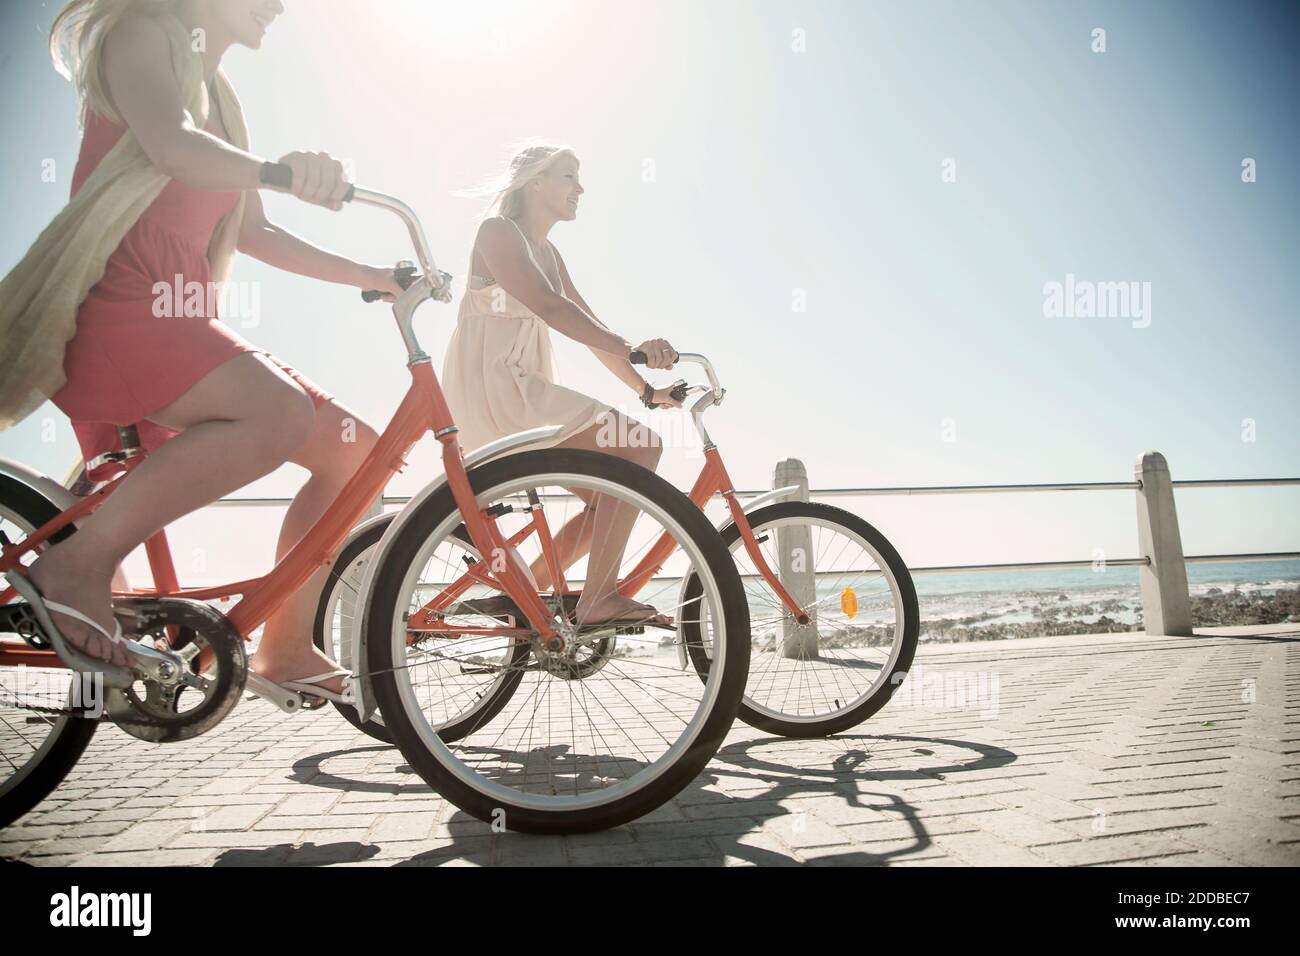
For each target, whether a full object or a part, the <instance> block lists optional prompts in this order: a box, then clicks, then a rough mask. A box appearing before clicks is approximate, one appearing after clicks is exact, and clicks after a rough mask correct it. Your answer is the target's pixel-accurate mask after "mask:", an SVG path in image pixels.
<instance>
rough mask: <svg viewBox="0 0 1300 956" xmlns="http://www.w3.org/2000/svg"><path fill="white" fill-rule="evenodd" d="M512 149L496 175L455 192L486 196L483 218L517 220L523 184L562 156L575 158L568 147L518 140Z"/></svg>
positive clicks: (576, 155)
mask: <svg viewBox="0 0 1300 956" xmlns="http://www.w3.org/2000/svg"><path fill="white" fill-rule="evenodd" d="M512 152H514V156H513V157H512V158H511V160H510V162H509V164H508V165H507V166H506V168H505V169H503V170H502V171H501V172H500V173H499V174H498V175H496V176H494V177H492V178H491V179H489V180H488V181H487V182H485V183H483V184H482V185H480V186H478V187H476V188H474V189H469V190H464V191H462V192H460V193H459V194H458V195H462V196H469V197H474V198H480V199H482V198H488V199H490V200H491V202H490V203H489V204H488V207H487V209H485V210H484V212H483V215H484V216H485V217H487V216H492V215H497V216H504V217H506V218H507V219H518V218H519V215H520V214H521V213H522V212H523V211H524V187H525V186H527V185H528V184H529V183H531V182H532V181H533V180H534V179H536V178H537V177H538V176H541V175H542V174H543V173H545V172H546V171H547V170H548V169H550V168H551V167H552V166H554V165H555V164H556V163H557V162H559V161H560V160H561V159H563V158H565V157H566V156H567V157H569V158H571V159H575V160H576V159H577V158H578V154H577V153H575V152H574V151H573V149H572V147H569V146H560V145H557V144H555V143H542V142H536V141H530V142H527V143H518V144H516V145H515V146H514V147H513V148H512Z"/></svg>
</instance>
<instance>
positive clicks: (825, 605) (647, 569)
mask: <svg viewBox="0 0 1300 956" xmlns="http://www.w3.org/2000/svg"><path fill="white" fill-rule="evenodd" d="M630 358H631V361H632V362H634V363H644V361H645V357H644V356H643V355H641V354H640V353H637V352H633V353H632V355H631V356H630ZM680 362H681V363H685V364H697V365H699V366H701V367H702V369H703V370H704V372H705V375H706V377H707V378H708V384H707V385H690V386H688V385H686V384H685V383H684V382H679V383H677V385H676V388H675V391H674V397H676V398H677V399H678V400H684V399H685V398H686V397H687V396H689V395H692V394H698V393H703V394H702V395H701V396H700V398H699V399H698V400H697V401H696V402H695V403H694V405H693V406H692V408H691V416H692V421H693V424H694V427H695V430H696V432H697V434H698V435H699V438H700V440H701V443H702V449H703V455H704V465H703V467H702V469H701V471H700V474H699V476H698V478H697V479H696V481H695V484H694V486H693V487H692V488H691V490H690V493H689V498H690V500H691V502H692V503H693V504H694V505H695V506H697V507H699V508H701V509H703V507H704V506H705V504H706V503H707V502H708V501H709V500H710V499H711V498H712V497H713V496H714V495H715V494H718V495H721V496H722V498H723V499H724V500H725V502H726V504H727V511H728V519H729V520H727V521H726V522H724V524H723V525H722V527H721V528H720V529H719V530H720V532H721V534H722V538H723V541H724V542H725V543H726V545H727V547H728V549H729V550H730V551H731V553H732V557H733V559H734V560H735V562H736V565H737V569H738V571H739V572H740V574H741V579H742V580H743V582H744V585H745V596H746V603H747V605H748V612H749V619H750V632H751V635H752V647H751V649H750V653H749V671H748V676H747V682H746V691H745V696H744V700H743V701H742V703H741V706H740V708H739V711H738V715H739V717H740V718H741V719H742V720H744V721H745V722H746V723H748V724H750V725H751V726H753V727H756V728H758V729H760V730H763V731H766V732H768V733H773V734H779V735H782V736H787V737H820V736H826V735H828V734H833V733H839V732H842V731H844V730H847V729H849V728H850V727H854V726H856V725H858V724H859V723H861V722H862V721H863V720H866V719H867V718H868V717H870V716H871V715H872V714H874V713H875V712H876V711H878V710H879V709H880V708H881V707H883V706H884V705H885V704H886V703H887V702H888V700H889V698H890V696H891V695H892V694H893V693H894V691H895V690H897V689H898V687H899V686H900V685H901V683H902V681H903V680H904V679H905V678H906V675H907V671H908V669H909V668H910V667H911V664H912V658H913V656H914V655H915V653H916V646H917V640H918V633H919V629H920V614H919V610H918V607H917V599H916V590H915V588H914V587H913V584H912V578H911V575H910V574H909V573H908V570H907V566H906V564H905V563H904V562H903V559H902V558H901V557H900V556H899V554H898V552H897V551H896V550H895V549H894V547H893V546H892V545H891V544H890V543H889V541H888V540H887V539H886V538H885V536H884V535H882V534H881V533H880V532H879V531H877V530H876V529H875V528H873V527H872V526H871V525H870V524H868V523H867V522H866V521H864V520H863V519H862V518H860V517H858V516H857V515H855V514H852V513H850V512H848V511H845V510H844V509H842V508H836V507H833V506H831V505H826V504H821V503H818V502H808V501H803V500H788V501H779V500H778V499H781V498H792V497H794V496H795V495H796V494H797V493H798V492H799V490H800V489H799V488H798V487H797V486H789V487H783V488H778V489H775V490H774V491H771V492H769V493H767V494H765V495H763V496H761V497H759V498H756V499H755V500H753V501H751V502H750V503H749V504H748V505H747V506H742V505H741V503H740V501H739V499H738V498H737V496H736V493H735V490H734V487H733V485H732V482H731V478H730V476H729V475H728V473H727V469H726V466H725V465H724V464H723V461H722V456H721V453H720V452H719V451H718V448H717V445H716V444H715V443H714V442H713V441H712V440H711V439H710V438H709V434H708V431H707V430H706V428H705V426H704V420H703V416H704V414H705V412H706V411H708V410H709V409H710V408H713V407H715V406H716V405H718V404H719V403H720V402H721V401H722V399H723V397H724V395H725V394H726V390H725V389H724V388H722V386H721V384H720V383H719V381H718V376H717V373H716V372H715V370H714V367H713V364H712V363H711V362H710V361H709V360H708V359H707V358H706V357H704V356H703V355H698V354H693V353H686V352H683V353H681V354H680ZM521 504H522V505H523V507H521V510H520V516H519V520H518V521H516V522H514V523H513V524H509V525H507V528H506V530H507V531H508V532H509V536H508V542H509V544H510V545H511V546H512V547H514V548H516V549H519V550H520V551H521V552H524V553H525V554H526V555H527V556H528V557H530V558H532V559H533V560H532V562H531V563H532V564H533V565H534V566H543V565H544V566H545V567H546V568H548V569H550V570H551V578H552V580H553V581H554V585H553V587H552V588H551V589H550V590H551V592H552V593H551V597H550V599H551V600H552V601H555V602H570V601H572V600H574V599H575V595H574V594H573V592H572V591H571V589H570V588H569V587H568V585H567V583H566V580H565V575H564V570H563V569H564V565H565V562H564V560H563V558H562V556H561V555H559V554H558V553H557V549H556V545H555V542H554V541H553V539H552V537H551V535H550V534H549V530H548V529H549V527H551V526H552V524H553V522H552V523H551V524H548V523H547V522H545V521H542V522H539V521H537V519H536V515H537V513H538V512H539V511H540V510H542V509H543V508H544V507H549V508H550V509H551V511H552V512H559V517H560V518H561V519H563V518H567V517H568V515H569V512H568V508H567V506H566V505H572V498H571V497H569V496H565V495H560V496H558V497H557V499H555V500H554V501H542V500H540V499H537V498H535V497H534V498H530V499H528V501H527V502H523V503H521ZM391 521H392V518H391V516H388V515H381V516H377V517H375V518H373V519H371V520H370V521H368V522H367V523H366V524H364V525H362V526H361V527H359V528H357V529H356V531H355V532H354V533H353V534H352V536H351V537H350V538H349V539H348V541H347V542H346V544H345V545H344V547H343V548H342V550H341V551H340V554H339V557H338V559H337V560H336V562H335V564H334V568H333V569H332V573H331V574H330V578H329V583H328V584H327V585H326V587H325V589H324V591H323V593H322V596H321V602H320V606H319V610H318V612H317V616H316V641H317V646H319V647H321V648H322V649H323V650H325V651H327V652H329V653H331V654H332V655H333V656H334V657H335V659H336V660H339V661H340V662H342V663H343V664H344V665H345V666H352V665H351V663H350V662H351V661H352V652H351V650H350V647H351V645H352V644H354V643H355V639H354V638H355V634H356V633H357V631H358V629H359V626H360V625H359V613H360V612H359V609H358V604H359V603H363V600H364V598H363V596H364V595H366V593H367V591H368V588H369V584H368V580H367V577H366V574H367V567H368V565H369V562H370V560H371V558H372V557H373V554H374V552H375V549H376V548H377V546H378V545H379V542H380V541H381V540H382V539H383V538H384V537H385V536H386V531H387V528H388V526H389V523H390V522H391ZM647 530H648V529H647ZM455 534H456V535H457V536H458V537H459V539H460V540H462V541H468V538H467V537H466V535H465V531H464V529H463V528H458V529H456V531H455ZM639 540H640V544H639V546H638V547H637V551H636V553H638V554H640V555H641V557H640V559H639V561H638V562H637V564H636V566H635V567H634V568H632V569H631V570H630V571H629V572H628V574H627V576H626V577H624V578H623V581H622V583H621V584H620V590H621V591H622V593H624V594H626V595H627V596H629V597H635V598H637V599H639V600H647V599H648V600H649V601H650V602H651V603H656V604H657V606H658V604H665V602H666V606H669V607H694V606H695V602H696V601H697V600H698V599H699V598H700V597H701V595H702V587H703V581H702V579H701V578H700V577H699V576H698V575H696V574H694V573H693V572H691V571H689V570H688V571H686V572H685V573H681V572H680V571H679V570H678V571H673V573H668V572H667V571H666V570H665V568H666V567H668V568H669V570H670V571H671V570H672V567H671V565H672V557H673V553H674V551H675V545H674V542H673V541H672V540H670V539H669V538H668V537H667V536H662V535H661V536H660V537H659V538H658V539H655V538H654V537H653V536H652V535H646V536H643V537H642V538H641V539H639ZM538 556H540V558H539V557H538ZM679 563H680V562H679ZM471 582H472V567H471V568H466V569H464V570H463V572H461V573H458V574H448V575H446V580H445V581H441V582H440V584H439V587H438V589H437V590H436V591H433V592H431V594H432V596H431V599H430V600H429V601H428V602H427V603H426V604H425V605H422V606H420V608H419V610H417V612H416V616H418V615H419V614H426V615H429V614H432V615H434V616H435V617H436V616H437V614H439V613H440V612H441V609H442V608H444V607H445V606H446V605H447V604H448V603H449V602H451V601H453V600H455V599H456V598H457V596H458V595H459V594H460V593H461V592H462V591H463V589H465V588H467V587H468V586H469V585H470V583H471ZM647 589H649V593H646V592H647ZM470 604H471V605H472V606H473V608H474V609H475V610H476V611H479V612H495V613H497V614H499V615H500V616H501V617H502V619H503V620H512V619H514V618H516V617H518V616H519V615H520V611H519V609H518V608H514V607H511V606H510V604H509V602H508V601H506V600H496V601H495V602H484V601H477V602H473V601H471V602H470ZM376 626H382V623H377V624H376ZM442 652H443V659H442V661H441V662H440V663H441V667H442V670H441V672H440V673H439V676H438V680H439V682H440V684H441V686H442V687H443V688H444V689H445V694H444V696H443V708H444V709H443V710H442V711H441V712H440V714H439V717H440V720H441V724H440V725H439V732H440V733H441V735H442V736H443V738H444V739H445V740H448V741H455V740H459V739H461V738H462V737H464V736H465V735H466V734H467V733H470V732H472V731H474V729H475V728H476V727H477V726H478V725H480V724H482V723H484V722H486V721H488V720H490V719H491V718H492V716H493V715H495V714H496V713H497V712H499V711H500V709H501V708H502V707H504V706H506V702H507V701H509V699H510V697H511V695H512V694H513V693H515V691H516V689H517V687H518V686H519V682H520V681H521V680H522V678H523V676H524V674H525V672H526V671H528V670H529V669H531V668H536V667H537V666H538V662H537V661H536V660H533V659H531V658H530V657H529V656H528V655H526V654H519V655H516V656H514V657H506V656H504V655H497V657H496V658H494V659H493V660H491V661H487V660H485V659H483V658H482V657H481V655H480V657H479V659H477V660H475V661H473V662H472V663H466V657H465V648H464V646H456V645H452V644H444V645H443V646H442ZM674 653H675V655H676V659H677V664H678V667H679V668H680V669H686V668H687V667H690V668H692V669H693V670H694V671H695V672H696V673H697V674H698V675H700V677H701V678H707V676H708V674H709V673H710V666H711V663H712V645H711V642H710V638H709V634H708V627H707V620H706V618H705V615H693V616H691V617H690V618H689V619H688V620H684V621H683V622H682V625H681V627H680V628H679V629H678V632H677V633H676V634H674V635H657V634H655V633H654V630H653V629H651V633H650V635H649V636H646V629H645V628H640V629H634V628H625V629H622V630H621V631H618V632H613V633H609V634H606V635H604V636H602V637H601V639H600V640H599V641H596V642H593V643H592V644H590V646H588V647H584V648H583V649H582V650H581V653H580V655H579V658H578V660H577V661H575V663H574V673H573V679H575V680H583V679H586V678H588V677H591V676H592V675H595V674H597V673H599V672H600V670H601V669H602V668H603V667H605V666H606V665H607V664H608V663H609V662H610V661H618V660H620V659H621V658H623V657H629V658H632V659H640V658H647V657H651V656H654V655H656V654H657V655H658V657H659V659H660V660H661V661H663V662H664V663H667V661H668V660H669V659H670V658H671V656H672V655H673V654H674ZM429 666H430V667H433V666H435V665H434V664H433V663H432V662H431V663H430V665H429ZM354 669H356V668H355V667H354ZM363 670H364V669H363ZM339 710H340V711H341V712H342V713H343V715H344V716H345V717H347V719H348V720H350V721H351V722H352V723H353V724H354V725H355V726H357V727H358V728H360V729H361V730H363V731H365V732H366V733H368V734H370V735H371V736H372V737H375V738H376V739H379V740H383V741H388V742H391V740H392V738H391V735H390V734H389V732H388V730H387V728H386V727H385V726H384V724H383V722H382V721H381V720H379V719H375V718H372V719H370V720H363V719H361V715H360V714H359V713H358V711H357V710H356V709H354V708H351V707H346V706H342V707H340V708H339Z"/></svg>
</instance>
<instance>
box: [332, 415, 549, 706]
mask: <svg viewBox="0 0 1300 956" xmlns="http://www.w3.org/2000/svg"><path fill="white" fill-rule="evenodd" d="M563 429H564V426H563V425H542V426H540V427H538V428H530V429H528V430H527V431H522V432H515V433H514V434H512V435H506V436H505V437H504V438H498V439H497V440H496V441H493V442H488V443H487V444H486V445H483V446H482V447H480V448H476V449H474V450H473V451H472V452H470V453H469V454H468V455H466V456H465V470H466V471H469V470H470V469H472V468H475V467H477V466H478V465H482V464H484V463H485V462H488V461H492V460H493V459H494V458H500V457H501V456H502V455H507V454H513V453H514V452H519V451H525V450H530V449H532V448H533V447H537V448H546V447H549V446H550V445H552V444H554V443H555V439H556V438H557V437H558V436H559V434H560V432H561V431H563ZM446 484H447V476H446V475H445V474H443V475H439V476H438V477H437V478H435V479H434V480H433V481H431V482H429V484H427V485H425V486H424V488H422V489H421V490H420V492H419V493H418V494H416V495H415V496H414V497H413V498H411V500H410V501H408V502H407V503H406V505H405V507H403V508H402V510H401V511H399V512H398V513H397V515H396V516H395V517H394V518H393V521H392V524H390V525H389V526H388V530H387V531H385V532H384V536H383V537H382V538H380V539H379V544H378V545H377V546H376V549H375V556H374V559H372V560H371V561H369V562H368V563H367V564H366V570H365V572H364V573H363V574H362V576H361V593H360V604H361V612H360V613H359V614H357V615H355V616H354V617H353V620H352V635H351V638H350V640H349V642H348V643H349V646H350V647H351V660H352V661H353V673H356V674H366V673H368V672H369V669H370V665H369V661H368V660H367V659H366V645H365V641H364V640H363V631H364V630H365V622H366V621H367V620H368V619H369V617H370V601H371V597H372V596H373V593H374V576H375V569H376V568H379V567H382V566H383V564H384V559H385V558H387V557H388V552H389V550H390V549H391V548H392V545H393V541H394V540H396V538H397V536H398V535H399V534H401V533H402V529H403V528H404V527H406V525H407V523H408V522H409V521H410V520H411V517H412V516H413V515H414V514H415V513H416V512H417V511H419V509H420V507H421V506H422V505H423V504H424V503H425V502H426V501H428V500H429V499H430V498H431V497H433V496H434V495H436V494H437V493H438V492H439V491H440V490H441V489H442V487H443V486H444V485H446ZM353 693H354V694H355V696H356V708H357V713H358V714H359V715H360V717H361V719H362V720H368V719H369V718H370V715H371V714H373V713H374V712H375V702H374V700H373V699H371V698H370V694H369V681H365V680H358V681H354V682H353Z"/></svg>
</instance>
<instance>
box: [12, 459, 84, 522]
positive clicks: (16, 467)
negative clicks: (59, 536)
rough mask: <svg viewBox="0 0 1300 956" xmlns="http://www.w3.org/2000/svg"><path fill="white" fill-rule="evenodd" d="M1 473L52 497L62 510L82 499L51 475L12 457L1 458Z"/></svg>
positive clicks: (55, 504) (51, 499)
mask: <svg viewBox="0 0 1300 956" xmlns="http://www.w3.org/2000/svg"><path fill="white" fill-rule="evenodd" d="M0 475H4V476H5V477H6V478H12V479H13V480H14V481H16V482H18V484H20V485H25V486H26V487H28V488H30V489H31V490H32V491H34V492H36V493H37V494H38V495H41V496H43V497H45V498H48V499H50V501H52V502H53V503H54V506H55V507H56V508H58V509H59V510H60V511H64V510H66V509H68V508H71V507H72V506H73V505H75V504H76V503H77V502H78V501H80V500H81V499H80V498H78V497H77V496H76V495H74V494H73V493H72V492H71V491H69V490H68V489H67V488H64V487H63V486H62V485H61V484H59V483H58V482H57V481H55V480H54V479H53V478H51V477H50V476H49V475H46V474H42V473H41V472H39V471H36V470H35V469H33V468H28V467H27V466H26V465H24V464H23V463H22V462H18V461H14V460H13V459H12V458H0Z"/></svg>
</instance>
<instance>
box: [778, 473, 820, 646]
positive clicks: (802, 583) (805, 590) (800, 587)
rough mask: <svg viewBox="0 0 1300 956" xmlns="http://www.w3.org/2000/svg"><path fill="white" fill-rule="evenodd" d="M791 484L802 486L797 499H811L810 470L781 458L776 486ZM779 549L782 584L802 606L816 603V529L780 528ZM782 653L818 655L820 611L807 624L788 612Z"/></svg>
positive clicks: (783, 624)
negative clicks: (818, 615) (814, 541)
mask: <svg viewBox="0 0 1300 956" xmlns="http://www.w3.org/2000/svg"><path fill="white" fill-rule="evenodd" d="M787 485H798V486H799V491H798V494H797V495H796V498H797V500H799V501H807V500H808V469H807V468H805V467H804V463H803V462H802V461H800V460H799V459H798V458H787V459H785V460H784V461H778V462H777V463H776V468H775V469H774V470H773V472H772V487H773V488H784V487H786V486H787ZM786 500H787V501H790V500H794V499H790V498H787V499H786ZM776 549H777V554H778V557H779V559H780V568H779V569H778V571H777V574H778V575H779V577H780V579H781V584H782V585H783V586H784V587H785V589H786V590H787V591H789V592H790V596H791V597H792V598H794V599H795V601H796V602H797V603H798V604H799V605H800V606H802V607H809V606H811V605H813V604H816V603H817V578H816V575H815V574H814V571H815V569H814V568H813V563H814V561H815V560H816V556H815V555H814V554H813V550H812V529H811V528H809V527H808V526H807V525H804V526H802V527H794V528H781V529H779V530H778V531H777V533H776ZM783 610H784V609H783ZM781 656H782V657H791V658H800V659H809V658H814V657H816V656H817V612H816V610H814V611H813V613H812V621H811V622H810V623H809V625H808V626H806V627H801V626H799V625H798V624H796V623H795V622H794V620H793V618H791V617H790V614H789V612H785V613H784V615H783V617H782V621H781Z"/></svg>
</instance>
